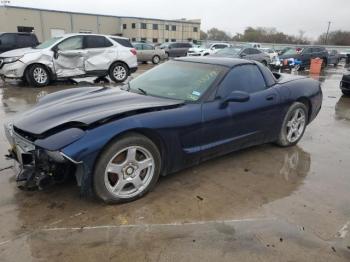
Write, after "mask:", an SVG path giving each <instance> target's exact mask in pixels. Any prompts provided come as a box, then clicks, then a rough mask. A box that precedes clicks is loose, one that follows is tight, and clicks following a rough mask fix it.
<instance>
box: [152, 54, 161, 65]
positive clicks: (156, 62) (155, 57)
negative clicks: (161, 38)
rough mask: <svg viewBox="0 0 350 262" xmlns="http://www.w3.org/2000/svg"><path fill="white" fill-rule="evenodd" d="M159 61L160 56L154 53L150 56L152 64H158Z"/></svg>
mask: <svg viewBox="0 0 350 262" xmlns="http://www.w3.org/2000/svg"><path fill="white" fill-rule="evenodd" d="M159 62H160V57H159V56H157V55H155V56H154V57H153V58H152V63H153V64H154V65H157V64H159Z"/></svg>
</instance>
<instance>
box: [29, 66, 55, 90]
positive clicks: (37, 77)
mask: <svg viewBox="0 0 350 262" xmlns="http://www.w3.org/2000/svg"><path fill="white" fill-rule="evenodd" d="M25 78H26V81H27V82H28V84H30V85H32V86H36V87H43V86H47V85H48V84H49V83H50V74H49V71H48V70H47V68H46V67H45V66H43V65H40V64H36V65H31V66H30V67H29V68H28V70H27V71H26V74H25Z"/></svg>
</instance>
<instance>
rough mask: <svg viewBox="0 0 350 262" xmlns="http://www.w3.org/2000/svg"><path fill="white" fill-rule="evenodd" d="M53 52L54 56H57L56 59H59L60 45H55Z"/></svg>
mask: <svg viewBox="0 0 350 262" xmlns="http://www.w3.org/2000/svg"><path fill="white" fill-rule="evenodd" d="M51 50H52V52H53V57H54V58H55V59H57V58H58V55H59V54H58V47H57V46H55V47H53V48H52V49H51Z"/></svg>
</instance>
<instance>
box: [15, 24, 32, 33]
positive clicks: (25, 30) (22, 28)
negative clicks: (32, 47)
mask: <svg viewBox="0 0 350 262" xmlns="http://www.w3.org/2000/svg"><path fill="white" fill-rule="evenodd" d="M33 31H34V27H32V26H17V32H19V33H32V32H33Z"/></svg>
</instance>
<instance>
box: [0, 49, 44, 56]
mask: <svg viewBox="0 0 350 262" xmlns="http://www.w3.org/2000/svg"><path fill="white" fill-rule="evenodd" d="M40 51H41V49H34V48H31V47H26V48H20V49H15V50H11V51H7V52H4V53H1V56H2V57H14V56H23V55H26V54H29V53H37V52H40Z"/></svg>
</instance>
